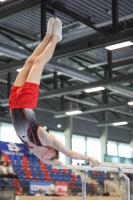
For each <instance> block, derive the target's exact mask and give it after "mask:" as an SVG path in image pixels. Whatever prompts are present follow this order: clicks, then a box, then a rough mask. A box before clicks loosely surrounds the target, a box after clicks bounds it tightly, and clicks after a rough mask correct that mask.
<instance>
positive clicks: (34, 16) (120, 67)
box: [0, 0, 133, 130]
mask: <svg viewBox="0 0 133 200" xmlns="http://www.w3.org/2000/svg"><path fill="white" fill-rule="evenodd" d="M113 2H115V3H112V1H111V0H106V1H105V0H97V1H96V0H95V1H94V0H82V1H80V0H73V1H71V0H47V1H46V0H42V1H41V0H6V1H4V2H0V102H1V107H0V120H1V121H5V122H8V121H10V118H9V112H8V107H7V101H8V95H9V90H10V87H11V85H12V84H13V82H14V80H15V77H16V75H17V72H16V69H18V68H21V67H22V66H23V64H24V62H25V59H26V58H27V57H28V56H29V55H30V54H31V52H32V51H33V50H34V49H35V47H36V46H37V45H38V44H39V43H40V41H41V38H43V35H44V33H45V30H46V22H47V21H48V19H49V18H50V17H52V16H54V17H58V18H60V19H61V21H62V22H63V40H62V42H61V43H59V44H58V45H57V48H56V50H55V53H54V56H53V58H52V60H51V61H50V62H49V63H48V64H46V66H45V70H44V71H43V75H42V80H41V85H40V88H41V89H40V94H39V103H40V104H41V107H39V106H38V107H37V110H38V112H42V111H43V112H44V113H45V112H47V113H48V112H50V113H53V114H54V117H56V118H62V117H65V114H64V113H65V111H64V110H68V108H67V107H66V105H67V104H68V103H69V102H72V107H73V109H76V108H77V107H78V108H79V109H80V110H82V113H81V114H79V115H77V116H74V117H75V118H76V117H77V118H79V119H80V118H81V119H85V120H86V123H87V121H90V122H95V123H97V126H104V125H112V123H113V122H119V121H127V122H128V125H125V126H123V128H125V129H130V130H132V128H133V106H129V105H128V104H127V103H128V102H129V101H131V100H132V97H133V90H132V88H133V46H129V47H125V48H121V49H117V50H113V51H108V50H107V49H105V47H106V46H109V45H111V44H116V43H120V42H124V41H131V42H133V6H132V5H133V0H128V1H126V0H118V1H117V0H115V1H113ZM117 2H118V7H117ZM112 7H113V11H112ZM98 86H103V87H105V88H106V89H105V90H104V91H99V92H94V93H85V92H84V90H85V89H87V88H93V87H98ZM43 103H44V104H43ZM69 110H70V109H69ZM105 111H106V112H105Z"/></svg>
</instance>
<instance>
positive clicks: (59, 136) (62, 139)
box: [49, 131, 65, 163]
mask: <svg viewBox="0 0 133 200" xmlns="http://www.w3.org/2000/svg"><path fill="white" fill-rule="evenodd" d="M49 132H50V133H51V134H52V135H54V136H55V137H56V138H57V140H59V141H60V142H61V143H62V144H63V145H64V146H65V136H64V133H61V132H57V131H49ZM59 159H60V160H61V161H62V162H63V163H65V155H64V154H62V153H60V158H59Z"/></svg>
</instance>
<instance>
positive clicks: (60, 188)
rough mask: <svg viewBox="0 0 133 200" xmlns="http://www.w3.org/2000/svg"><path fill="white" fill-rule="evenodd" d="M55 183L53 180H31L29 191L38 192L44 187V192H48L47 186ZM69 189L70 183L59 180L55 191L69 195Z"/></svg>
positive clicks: (31, 192) (62, 194)
mask: <svg viewBox="0 0 133 200" xmlns="http://www.w3.org/2000/svg"><path fill="white" fill-rule="evenodd" d="M51 184H53V182H42V181H39V182H34V181H30V182H29V192H30V194H37V193H38V190H39V189H42V191H43V194H45V193H46V190H47V187H48V186H49V185H51ZM67 191H68V183H66V182H58V183H57V186H55V192H56V193H57V194H59V195H61V196H64V195H67Z"/></svg>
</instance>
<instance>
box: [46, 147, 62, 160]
mask: <svg viewBox="0 0 133 200" xmlns="http://www.w3.org/2000/svg"><path fill="white" fill-rule="evenodd" d="M45 159H46V160H58V159H59V151H58V150H56V149H54V148H49V151H48V152H47V153H46V155H45Z"/></svg>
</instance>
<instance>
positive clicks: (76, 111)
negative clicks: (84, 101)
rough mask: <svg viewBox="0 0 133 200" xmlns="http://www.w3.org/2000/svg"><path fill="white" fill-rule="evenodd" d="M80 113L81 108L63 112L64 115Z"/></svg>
mask: <svg viewBox="0 0 133 200" xmlns="http://www.w3.org/2000/svg"><path fill="white" fill-rule="evenodd" d="M80 113H82V111H81V110H74V111H69V112H66V113H65V114H66V115H77V114H80Z"/></svg>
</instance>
